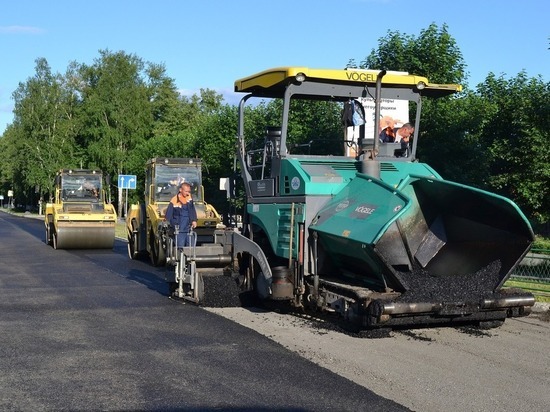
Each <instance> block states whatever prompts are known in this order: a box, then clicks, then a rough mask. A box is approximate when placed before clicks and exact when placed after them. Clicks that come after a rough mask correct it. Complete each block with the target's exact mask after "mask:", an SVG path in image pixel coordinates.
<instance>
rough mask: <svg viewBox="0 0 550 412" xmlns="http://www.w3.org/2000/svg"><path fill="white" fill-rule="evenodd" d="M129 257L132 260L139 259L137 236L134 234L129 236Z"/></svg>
mask: <svg viewBox="0 0 550 412" xmlns="http://www.w3.org/2000/svg"><path fill="white" fill-rule="evenodd" d="M128 257H129V258H130V259H132V260H133V259H136V257H137V252H136V243H135V236H134V235H133V234H131V235H128Z"/></svg>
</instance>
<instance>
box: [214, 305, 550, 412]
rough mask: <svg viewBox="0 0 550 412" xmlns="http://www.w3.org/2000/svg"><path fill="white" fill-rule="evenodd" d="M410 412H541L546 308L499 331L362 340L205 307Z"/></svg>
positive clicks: (426, 332) (549, 332)
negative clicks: (392, 401) (523, 411)
mask: <svg viewBox="0 0 550 412" xmlns="http://www.w3.org/2000/svg"><path fill="white" fill-rule="evenodd" d="M206 310H208V311H210V312H213V313H216V314H218V315H220V316H223V317H225V318H228V319H231V320H233V321H235V322H237V323H239V324H241V325H244V326H246V327H248V328H250V329H253V330H255V331H257V332H258V333H261V334H263V335H265V336H267V337H268V338H270V339H272V340H273V341H275V342H278V343H279V344H281V345H282V346H284V347H285V348H287V349H289V350H291V351H294V352H296V353H298V354H300V355H301V356H303V357H304V358H306V359H309V360H311V361H312V362H314V363H316V364H318V365H320V366H322V367H324V368H326V369H329V370H331V371H333V372H335V373H337V374H338V375H341V376H343V377H346V378H347V379H349V380H351V381H353V382H355V383H357V384H360V385H362V386H364V387H366V388H369V389H370V390H372V391H374V392H375V393H377V394H378V395H381V396H383V397H386V398H388V399H391V400H394V401H396V402H399V403H401V404H403V405H404V406H406V407H408V408H410V409H412V410H422V411H426V412H429V411H434V412H435V411H438V412H439V411H441V410H479V411H492V410H499V411H517V410H541V411H542V410H546V407H547V405H549V404H550V392H549V391H548V390H547V389H548V387H550V378H549V375H548V367H549V366H550V364H549V360H548V347H549V345H550V323H549V321H548V319H549V316H548V310H549V309H548V304H544V305H541V304H537V306H536V308H535V310H534V313H533V314H531V315H530V316H528V317H525V318H514V319H508V320H506V322H505V323H504V325H503V326H501V327H499V328H496V329H490V330H479V329H473V328H466V327H464V328H425V329H413V330H407V331H399V332H396V331H393V332H391V333H390V336H389V337H385V338H380V339H361V338H357V337H354V336H350V335H348V334H345V333H342V332H339V331H335V330H331V328H330V327H328V328H324V327H323V326H322V325H321V324H319V323H318V322H316V321H312V320H311V319H305V318H301V317H297V316H294V315H287V314H280V313H275V312H267V311H263V310H259V309H258V310H256V309H251V308H248V309H245V308H206Z"/></svg>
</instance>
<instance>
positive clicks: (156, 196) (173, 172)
mask: <svg viewBox="0 0 550 412" xmlns="http://www.w3.org/2000/svg"><path fill="white" fill-rule="evenodd" d="M183 182H187V183H189V184H190V185H191V192H192V193H191V195H192V198H193V203H194V205H195V209H196V211H197V227H196V229H195V232H194V236H196V240H197V242H198V243H199V244H202V243H212V242H213V241H214V231H215V230H216V228H219V227H220V226H223V225H222V223H221V221H222V219H221V216H220V214H219V213H218V212H217V210H216V208H215V207H214V206H213V205H211V204H209V203H207V202H206V201H205V198H204V187H203V185H202V161H201V159H198V158H171V157H156V158H152V159H149V160H148V161H147V163H146V165H145V189H144V201H142V202H140V203H136V204H133V205H130V210H129V211H128V215H127V216H126V229H127V234H128V255H129V256H130V258H131V259H135V258H137V257H139V256H140V255H148V256H149V257H150V259H151V263H152V264H153V265H154V266H163V265H165V264H166V254H167V247H168V239H167V234H168V232H169V228H168V225H167V222H166V221H165V215H166V209H167V208H168V204H169V203H170V199H172V198H173V197H174V196H175V195H176V194H177V193H178V188H179V185H180V184H181V183H183Z"/></svg>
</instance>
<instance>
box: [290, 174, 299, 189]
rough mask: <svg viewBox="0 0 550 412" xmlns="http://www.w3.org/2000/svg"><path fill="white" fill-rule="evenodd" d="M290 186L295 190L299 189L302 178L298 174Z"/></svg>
mask: <svg viewBox="0 0 550 412" xmlns="http://www.w3.org/2000/svg"><path fill="white" fill-rule="evenodd" d="M290 186H291V187H292V189H293V190H298V189H299V188H300V179H299V178H298V177H297V176H294V177H293V178H292V181H291V182H290Z"/></svg>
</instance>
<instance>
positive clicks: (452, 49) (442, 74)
mask: <svg viewBox="0 0 550 412" xmlns="http://www.w3.org/2000/svg"><path fill="white" fill-rule="evenodd" d="M348 66H350V67H355V62H354V60H351V61H350V63H349V64H348ZM359 67H360V68H363V69H366V68H369V69H379V70H395V71H405V72H409V73H412V74H418V75H420V76H426V77H427V78H428V79H429V80H430V82H432V83H462V82H464V81H465V80H466V73H465V67H466V65H465V63H464V59H463V57H462V53H461V51H460V49H459V48H458V46H457V43H456V41H455V39H454V38H453V37H452V36H451V35H450V33H449V31H448V26H447V25H446V24H443V25H442V26H441V27H438V26H437V25H436V24H435V23H432V24H430V26H428V28H427V29H425V30H421V31H420V34H419V36H418V37H415V36H413V35H407V34H403V33H401V32H399V31H391V30H388V34H387V36H386V37H383V38H380V39H379V40H378V49H377V50H374V49H373V50H372V51H371V53H370V54H369V55H368V56H367V57H366V58H365V59H364V60H363V61H361V63H360V65H359Z"/></svg>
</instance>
